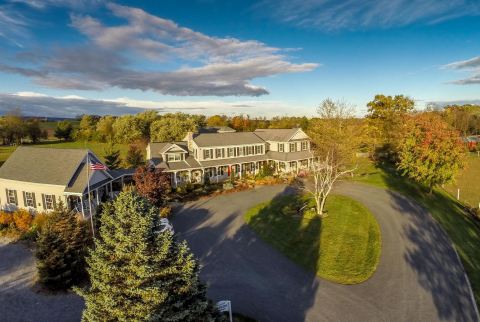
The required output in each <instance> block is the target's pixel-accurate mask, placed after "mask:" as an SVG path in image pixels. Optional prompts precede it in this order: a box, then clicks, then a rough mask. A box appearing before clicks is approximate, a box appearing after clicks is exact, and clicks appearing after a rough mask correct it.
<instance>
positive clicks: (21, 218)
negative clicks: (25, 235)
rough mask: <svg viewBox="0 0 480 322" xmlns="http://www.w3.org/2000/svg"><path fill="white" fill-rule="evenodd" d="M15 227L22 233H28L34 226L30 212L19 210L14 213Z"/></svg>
mask: <svg viewBox="0 0 480 322" xmlns="http://www.w3.org/2000/svg"><path fill="white" fill-rule="evenodd" d="M13 221H14V222H15V227H17V229H18V230H19V231H21V232H26V231H28V230H29V229H30V227H31V226H32V221H33V217H32V215H31V214H30V212H29V211H28V210H24V209H19V210H17V211H15V212H14V213H13Z"/></svg>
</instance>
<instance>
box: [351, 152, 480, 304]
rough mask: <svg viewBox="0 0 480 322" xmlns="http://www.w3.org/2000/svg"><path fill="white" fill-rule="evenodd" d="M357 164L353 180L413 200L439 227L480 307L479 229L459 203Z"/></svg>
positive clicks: (384, 168)
mask: <svg viewBox="0 0 480 322" xmlns="http://www.w3.org/2000/svg"><path fill="white" fill-rule="evenodd" d="M359 162H360V163H359V168H358V170H357V176H356V177H355V178H354V180H355V181H358V182H363V183H366V184H372V185H375V186H377V187H381V188H386V189H391V190H395V191H398V192H400V193H402V194H403V195H404V196H407V197H410V198H412V199H414V200H416V201H417V202H418V203H419V204H420V205H422V206H424V207H425V208H426V209H428V210H429V212H430V213H431V214H432V216H433V217H434V218H435V219H436V220H437V221H438V222H439V223H440V225H442V227H443V228H444V229H445V231H446V232H447V234H448V235H449V236H450V239H451V240H452V242H453V244H454V245H455V248H456V250H457V252H458V254H459V255H460V258H461V259H462V262H463V265H464V267H465V270H466V272H467V275H468V277H469V279H470V283H471V284H472V288H473V291H474V293H475V298H476V301H477V303H478V304H480V228H479V226H477V224H476V223H475V222H474V221H473V219H472V218H470V217H468V216H467V215H466V214H465V212H464V211H463V208H462V204H460V203H459V202H457V201H456V200H455V199H454V198H453V197H452V196H451V195H450V194H449V193H448V192H446V191H444V190H443V189H436V190H435V191H434V193H433V194H432V195H429V194H428V193H426V192H425V190H424V189H422V188H421V187H420V186H419V185H418V184H415V183H414V182H412V181H411V180H408V179H406V178H404V177H401V176H400V175H399V174H398V173H397V172H396V171H395V169H394V168H393V167H391V166H389V165H387V164H379V165H376V164H374V163H373V162H371V161H369V160H368V159H363V160H360V161H359ZM471 176H472V178H471V180H478V177H474V176H473V175H471ZM477 186H478V182H477ZM477 191H478V190H477Z"/></svg>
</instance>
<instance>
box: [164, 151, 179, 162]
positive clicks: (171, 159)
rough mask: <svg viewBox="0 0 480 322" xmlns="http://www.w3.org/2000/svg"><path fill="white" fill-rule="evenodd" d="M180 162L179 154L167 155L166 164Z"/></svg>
mask: <svg viewBox="0 0 480 322" xmlns="http://www.w3.org/2000/svg"><path fill="white" fill-rule="evenodd" d="M177 161H182V154H181V153H167V162H177Z"/></svg>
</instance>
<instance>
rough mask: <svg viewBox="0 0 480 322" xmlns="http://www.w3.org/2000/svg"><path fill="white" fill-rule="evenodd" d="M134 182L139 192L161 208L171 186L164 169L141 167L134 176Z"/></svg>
mask: <svg viewBox="0 0 480 322" xmlns="http://www.w3.org/2000/svg"><path fill="white" fill-rule="evenodd" d="M133 180H134V181H135V187H136V188H137V191H138V192H139V193H140V194H141V195H142V196H144V197H145V198H147V199H148V200H149V201H150V202H151V203H152V204H153V205H155V206H157V207H160V206H162V205H163V204H164V203H165V199H166V196H167V194H168V193H169V192H170V190H171V186H170V177H169V176H168V175H167V174H166V173H165V172H163V170H162V169H157V168H154V167H151V166H148V165H145V166H142V167H139V168H138V169H137V171H135V174H134V175H133Z"/></svg>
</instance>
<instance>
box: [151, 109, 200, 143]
mask: <svg viewBox="0 0 480 322" xmlns="http://www.w3.org/2000/svg"><path fill="white" fill-rule="evenodd" d="M201 126H202V121H201V119H198V118H196V117H194V116H193V115H188V114H183V113H176V114H165V115H163V116H162V117H161V118H160V119H158V120H156V121H154V122H153V123H152V125H151V127H150V136H151V140H152V141H153V142H173V141H180V140H182V139H183V138H184V137H185V135H187V133H188V132H195V131H197V130H198V129H199V128H200V127H201Z"/></svg>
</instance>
